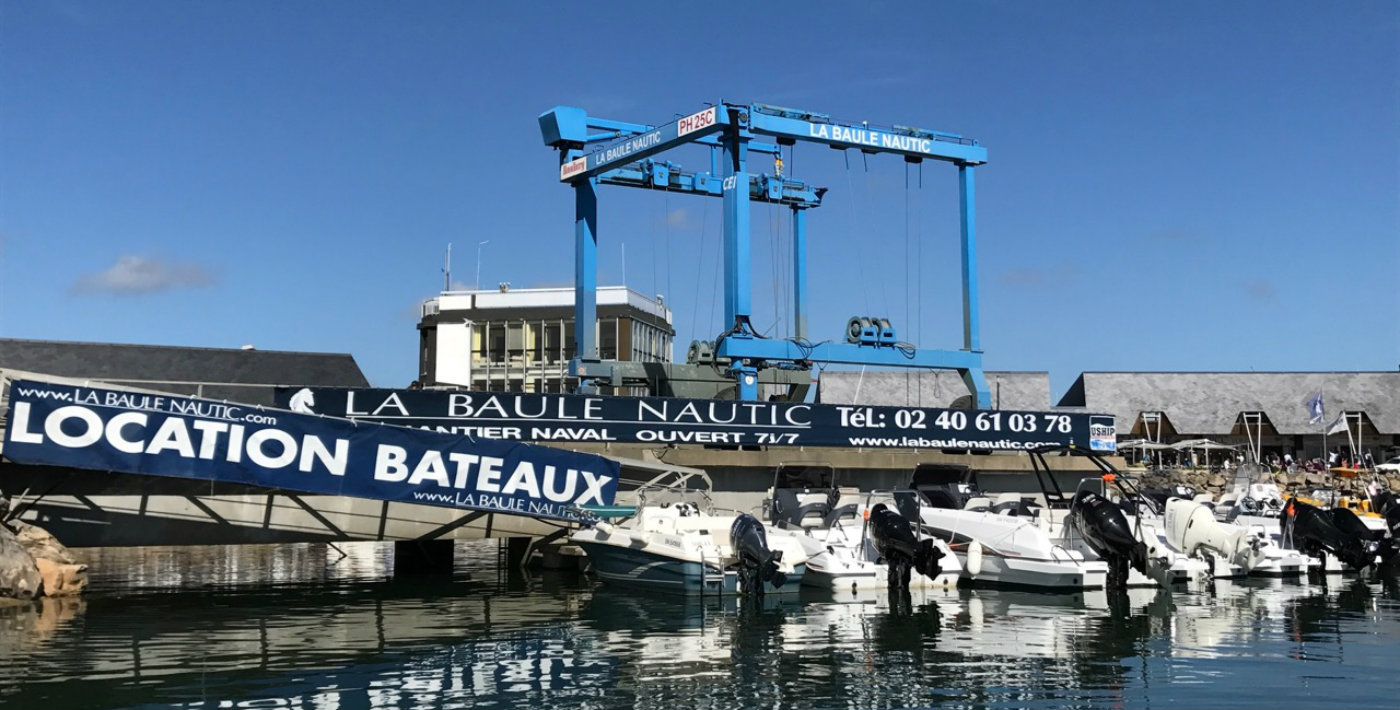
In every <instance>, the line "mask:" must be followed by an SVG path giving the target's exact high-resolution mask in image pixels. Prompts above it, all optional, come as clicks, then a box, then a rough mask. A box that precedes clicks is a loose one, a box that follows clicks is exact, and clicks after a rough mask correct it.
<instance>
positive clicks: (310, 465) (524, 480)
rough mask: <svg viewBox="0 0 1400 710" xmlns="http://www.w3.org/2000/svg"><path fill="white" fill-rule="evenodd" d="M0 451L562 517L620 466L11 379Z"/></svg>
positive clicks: (51, 461)
mask: <svg viewBox="0 0 1400 710" xmlns="http://www.w3.org/2000/svg"><path fill="white" fill-rule="evenodd" d="M4 454H5V458H7V459H9V460H11V461H15V462H17V463H26V464H43V465H52V466H71V467H73V468H85V469H98V470H105V471H122V472H126V473H143V474H150V475H155V476H174V477H178V478H198V479H205V480H216V481H227V482H231V483H246V484H250V485H255V486H262V487H267V488H279V489H285V490H294V491H301V492H306V493H322V494H328V495H345V496H354V497H358V498H372V499H375V500H387V501H397V502H403V503H420V504H425V505H437V506H446V507H452V508H465V509H471V510H486V511H493V512H501V513H513V514H519V515H529V516H534V517H544V518H554V519H560V520H573V519H575V518H576V516H575V514H574V513H573V512H572V511H573V508H574V507H575V506H579V505H611V504H612V503H613V498H614V496H615V495H616V493H617V479H618V471H619V466H618V463H617V462H616V461H611V460H609V459H605V458H602V457H599V456H593V455H590V454H578V453H573V452H568V451H561V450H558V449H551V448H546V447H541V446H533V445H529V444H521V443H516V442H507V441H498V440H490V439H482V438H476V437H471V436H465V435H462V434H444V433H437V432H432V431H423V430H421V429H410V428H401V427H392V426H380V425H377V424H371V423H357V422H354V421H349V420H346V419H339V418H334V417H326V416H318V415H308V414H298V413H293V412H287V411H279V410H264V409H262V408H260V407H255V406H248V405H242V404H234V403H227V402H215V401H212V400H207V399H198V398H193V397H181V396H174V395H160V394H145V393H136V392H126V391H117V390H104V389H96V388H92V387H79V386H73V385H60V384H53V383H41V382H28V381H23V380H17V381H15V382H14V383H13V384H11V386H10V410H9V427H8V428H7V429H6V430H5V448H4Z"/></svg>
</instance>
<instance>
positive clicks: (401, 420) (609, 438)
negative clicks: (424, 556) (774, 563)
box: [277, 388, 1116, 452]
mask: <svg viewBox="0 0 1400 710" xmlns="http://www.w3.org/2000/svg"><path fill="white" fill-rule="evenodd" d="M277 403H278V406H283V407H287V408H289V409H291V410H293V411H299V412H307V413H313V412H314V413H317V414H329V415H331V416H337V417H350V418H354V419H359V420H362V421H376V422H384V423H390V424H398V425H401V426H411V427H419V428H424V429H429V430H432V431H438V432H444V433H455V434H465V435H469V436H474V437H482V438H488V439H504V440H513V441H597V442H628V443H644V444H707V445H722V446H754V445H758V446H842V447H853V448H872V449H958V450H975V451H996V450H1002V451H1024V450H1027V449H1034V448H1038V447H1041V446H1047V445H1068V444H1073V445H1075V446H1079V447H1081V448H1086V449H1092V450H1094V451H1102V452H1112V451H1113V450H1114V448H1115V446H1116V444H1115V442H1116V438H1115V436H1114V434H1115V431H1114V425H1113V417H1112V416H1110V415H1105V414H1085V413H1082V412H1026V411H1011V410H992V411H977V410H964V409H931V408H924V407H873V406H868V405H858V404H802V403H789V402H736V401H731V400H710V399H682V398H679V397H596V396H587V395H572V394H532V393H525V392H465V391H461V392H454V391H446V390H389V389H334V388H300V389H296V388H282V389H279V390H278V392H277Z"/></svg>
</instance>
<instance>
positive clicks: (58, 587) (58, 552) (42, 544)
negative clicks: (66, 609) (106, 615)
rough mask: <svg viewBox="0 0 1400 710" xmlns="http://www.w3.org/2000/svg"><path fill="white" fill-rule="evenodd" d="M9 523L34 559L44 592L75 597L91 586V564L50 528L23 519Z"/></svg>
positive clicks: (51, 594) (16, 536)
mask: <svg viewBox="0 0 1400 710" xmlns="http://www.w3.org/2000/svg"><path fill="white" fill-rule="evenodd" d="M7 525H9V527H11V528H13V529H14V531H15V539H16V540H18V541H19V544H20V545H22V546H23V547H24V550H25V551H26V552H28V553H29V556H30V557H33V558H34V563H35V566H36V567H37V568H38V570H39V575H40V576H41V577H43V579H44V594H46V595H48V596H51V597H63V596H72V595H74V594H77V593H79V592H81V591H83V589H84V588H85V587H87V584H88V578H87V565H85V564H82V563H81V562H79V561H78V558H77V557H75V556H74V555H73V553H72V551H70V550H69V549H68V548H67V547H65V546H64V545H63V543H61V542H59V541H58V539H57V538H55V537H54V536H53V535H51V534H50V533H49V531H47V530H45V529H43V528H41V527H39V526H38V525H30V524H29V523H26V522H23V521H19V520H13V521H10V522H9V523H7Z"/></svg>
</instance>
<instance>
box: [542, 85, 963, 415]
mask: <svg viewBox="0 0 1400 710" xmlns="http://www.w3.org/2000/svg"><path fill="white" fill-rule="evenodd" d="M539 123H540V132H541V133H542V134H543V137H544V142H545V145H548V146H550V147H553V148H555V149H557V150H558V151H559V179H560V181H561V182H565V183H568V184H569V185H570V186H572V187H573V188H574V245H575V254H574V322H575V323H577V324H579V327H575V328H574V344H575V357H574V359H573V360H572V361H570V363H569V372H570V374H571V375H572V376H575V377H578V378H579V388H580V391H583V392H588V391H594V389H595V387H596V385H595V381H608V380H611V381H613V382H616V381H617V378H616V377H615V368H616V366H617V365H619V364H620V363H613V362H609V361H602V360H600V359H599V357H598V347H597V342H596V338H595V334H594V329H593V328H587V327H582V324H584V323H595V322H596V321H597V295H596V292H597V276H598V275H597V254H598V198H597V186H598V185H599V184H613V185H625V186H631V187H647V188H652V189H664V190H672V191H677V192H687V193H691V194H699V195H709V196H719V197H722V198H723V200H724V207H723V210H724V319H725V324H726V326H727V328H728V329H727V330H726V331H725V332H724V333H723V334H721V335H720V336H719V337H718V338H717V339H716V342H715V343H714V351H713V355H714V357H715V358H716V359H718V360H720V361H724V360H727V361H728V363H729V366H728V367H729V374H730V376H732V377H733V378H734V380H735V383H736V386H737V389H736V395H737V397H736V398H737V399H740V400H757V399H758V396H759V394H758V371H759V369H761V368H767V367H789V368H790V367H799V368H806V369H807V370H808V371H810V369H811V366H812V364H813V363H818V362H820V363H840V364H851V365H884V366H887V367H913V368H923V369H953V370H957V371H958V373H959V374H960V375H961V376H962V379H963V382H965V383H966V384H967V388H968V391H969V392H970V393H972V396H973V401H974V402H975V405H976V407H977V408H978V409H990V408H991V393H990V392H989V390H988V388H987V380H986V377H985V375H984V374H983V371H982V349H981V343H980V335H979V332H978V331H979V323H978V312H977V236H976V235H977V225H976V214H975V210H974V203H975V191H974V182H973V169H974V168H975V167H976V166H978V165H981V164H983V163H985V162H987V150H986V148H983V147H982V146H980V145H978V144H977V143H976V141H972V140H968V139H965V138H962V137H961V136H958V135H955V134H951V133H943V132H940V131H930V130H925V129H920V128H910V127H906V126H895V127H893V128H891V129H877V128H871V127H869V126H868V125H864V124H862V125H859V126H856V125H846V124H842V123H837V122H835V121H833V120H832V119H831V117H830V116H827V115H825V114H819V113H813V112H810V111H798V110H793V109H786V108H781V107H776V106H768V105H765V104H735V103H725V102H720V103H717V104H714V105H712V106H709V107H707V108H705V109H703V110H701V111H698V112H696V113H693V114H690V115H688V116H683V117H681V118H678V119H676V120H675V121H671V122H667V123H664V124H661V125H658V126H648V125H642V124H635V123H626V122H622V121H614V120H608V119H601V118H595V117H592V116H589V115H588V114H587V112H586V111H584V109H581V108H575V107H571V106H557V107H555V108H553V109H550V110H549V111H546V112H545V113H543V114H541V115H540V117H539ZM756 137H767V138H772V139H774V140H775V141H776V145H775V144H769V143H761V142H757V141H755V140H754V139H755V138H756ZM798 141H807V142H814V143H821V144H825V145H828V146H831V147H832V148H837V149H856V150H860V151H862V152H864V153H872V154H874V153H892V154H895V155H900V156H903V157H904V159H905V160H906V161H909V162H913V163H918V162H922V161H923V160H926V159H930V160H941V161H945V162H950V163H953V164H954V165H956V166H957V168H958V184H959V191H958V193H959V195H958V204H959V215H960V221H961V227H962V295H963V347H962V348H961V349H959V350H934V349H914V348H909V347H901V346H900V345H899V344H898V343H897V339H896V338H895V335H894V330H893V328H891V327H890V326H889V323H888V321H885V320H884V319H880V318H852V319H851V321H850V323H848V324H847V333H846V341H847V342H845V343H833V342H823V343H816V344H813V343H809V342H807V341H806V312H807V311H806V300H807V275H806V271H807V264H806V261H807V258H806V256H807V255H806V210H807V209H810V208H812V207H816V206H819V205H820V204H821V199H822V194H823V193H824V192H825V190H824V188H814V187H811V186H809V185H807V184H806V183H803V182H801V181H796V180H791V179H785V178H783V177H782V176H780V175H771V176H770V175H751V174H750V173H749V170H748V156H749V153H750V152H755V153H766V154H772V155H781V154H780V152H779V151H780V150H781V148H782V146H790V145H795V144H796V143H797V142H798ZM689 143H696V144H700V145H706V146H710V147H711V148H712V155H716V154H717V155H718V158H715V157H712V159H711V169H710V172H709V173H687V172H684V171H681V170H679V169H678V168H677V166H675V165H673V164H671V163H668V162H658V161H654V160H652V157H653V156H656V155H658V154H660V153H663V152H665V151H668V150H671V149H672V148H676V147H679V146H681V145H685V144H689ZM741 186H743V187H742V188H741ZM754 200H757V201H760V202H769V203H774V204H785V205H788V206H789V207H790V208H791V209H792V215H793V314H794V320H795V328H794V337H793V338H791V339H770V338H765V337H763V336H761V335H760V334H759V333H757V332H756V331H755V330H754V328H753V326H752V324H751V323H750V322H749V316H750V299H749V294H750V290H751V289H750V280H751V277H750V268H749V251H750V246H749V203H750V202H751V201H754Z"/></svg>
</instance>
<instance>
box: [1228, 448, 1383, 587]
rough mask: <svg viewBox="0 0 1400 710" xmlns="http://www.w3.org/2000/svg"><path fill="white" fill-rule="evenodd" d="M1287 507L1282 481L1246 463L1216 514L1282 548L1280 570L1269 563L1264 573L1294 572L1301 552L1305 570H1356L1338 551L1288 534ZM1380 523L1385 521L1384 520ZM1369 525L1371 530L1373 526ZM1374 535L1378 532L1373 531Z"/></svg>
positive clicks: (1237, 473)
mask: <svg viewBox="0 0 1400 710" xmlns="http://www.w3.org/2000/svg"><path fill="white" fill-rule="evenodd" d="M1286 508H1287V502H1286V501H1285V500H1284V498H1283V494H1282V492H1281V491H1280V490H1279V487H1278V484H1276V483H1274V482H1273V481H1272V480H1271V477H1270V476H1269V475H1268V473H1267V471H1266V470H1265V469H1264V468H1263V467H1262V466H1259V465H1257V464H1248V463H1246V464H1243V465H1241V466H1240V467H1239V468H1238V469H1237V470H1236V472H1235V475H1234V478H1233V480H1232V481H1231V484H1230V491H1229V492H1227V493H1225V494H1223V495H1221V497H1220V502H1219V503H1217V504H1216V505H1215V509H1214V515H1215V519H1216V520H1217V521H1220V522H1224V523H1230V524H1233V525H1237V526H1240V527H1243V528H1245V529H1247V530H1250V531H1252V532H1253V533H1254V534H1256V535H1263V536H1266V537H1267V538H1268V539H1269V540H1270V541H1271V542H1272V543H1273V547H1275V548H1277V549H1278V550H1281V551H1282V552H1280V553H1278V555H1277V558H1278V559H1279V571H1278V572H1274V571H1273V570H1272V569H1271V568H1268V566H1267V565H1266V569H1265V570H1262V571H1261V574H1291V573H1292V572H1291V569H1292V563H1293V561H1294V560H1295V559H1296V556H1299V555H1300V556H1302V557H1303V559H1304V560H1305V561H1306V564H1307V567H1306V568H1305V570H1304V571H1310V572H1321V573H1324V574H1340V573H1343V572H1354V571H1356V569H1357V568H1356V567H1355V566H1353V565H1351V564H1348V563H1345V562H1343V561H1341V560H1340V559H1339V558H1338V556H1337V555H1336V554H1322V549H1321V547H1320V546H1317V545H1310V544H1308V543H1307V542H1306V541H1305V540H1300V539H1298V536H1297V535H1293V534H1285V527H1286V522H1287V521H1286V519H1285V518H1286V517H1287V516H1286V514H1285V510H1286ZM1340 510H1345V509H1340ZM1347 513H1350V511H1346V512H1345V513H1338V514H1337V515H1338V516H1346V515H1347ZM1329 515H1330V513H1329ZM1351 517H1353V518H1354V517H1355V515H1354V514H1352V515H1351ZM1380 522H1381V523H1382V524H1384V521H1380ZM1364 524H1365V523H1364V521H1363V525H1364ZM1317 527H1318V526H1317V525H1309V526H1306V528H1305V529H1306V531H1307V532H1314V531H1315V530H1316V528H1317ZM1367 528H1368V529H1370V526H1367ZM1371 534H1377V533H1376V532H1375V531H1373V532H1372V533H1371ZM1379 534H1382V535H1383V533H1379ZM1290 553H1291V554H1290Z"/></svg>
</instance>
